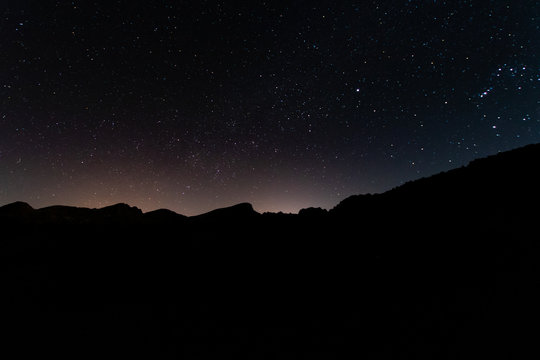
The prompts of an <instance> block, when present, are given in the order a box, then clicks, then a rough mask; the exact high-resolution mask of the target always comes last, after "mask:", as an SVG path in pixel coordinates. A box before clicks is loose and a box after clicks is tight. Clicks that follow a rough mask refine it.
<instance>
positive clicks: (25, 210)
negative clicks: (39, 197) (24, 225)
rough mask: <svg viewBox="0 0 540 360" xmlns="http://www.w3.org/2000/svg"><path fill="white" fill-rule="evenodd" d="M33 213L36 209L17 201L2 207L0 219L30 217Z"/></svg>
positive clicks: (0, 208)
mask: <svg viewBox="0 0 540 360" xmlns="http://www.w3.org/2000/svg"><path fill="white" fill-rule="evenodd" d="M33 213H34V209H33V208H32V207H31V206H30V205H28V204H27V203H25V202H22V201H17V202H14V203H11V204H7V205H4V206H2V207H0V219H2V218H6V219H11V220H16V219H28V218H29V217H31V216H32V214H33Z"/></svg>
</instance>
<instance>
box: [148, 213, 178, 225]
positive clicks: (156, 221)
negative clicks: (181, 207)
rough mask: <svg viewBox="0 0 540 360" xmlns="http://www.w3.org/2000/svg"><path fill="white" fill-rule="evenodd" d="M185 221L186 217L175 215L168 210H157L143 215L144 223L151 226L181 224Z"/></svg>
mask: <svg viewBox="0 0 540 360" xmlns="http://www.w3.org/2000/svg"><path fill="white" fill-rule="evenodd" d="M186 219H187V216H185V215H181V214H177V213H175V212H174V211H171V210H168V209H158V210H154V211H149V212H146V213H144V214H143V221H144V223H146V224H153V225H174V224H183V223H184V222H185V221H186Z"/></svg>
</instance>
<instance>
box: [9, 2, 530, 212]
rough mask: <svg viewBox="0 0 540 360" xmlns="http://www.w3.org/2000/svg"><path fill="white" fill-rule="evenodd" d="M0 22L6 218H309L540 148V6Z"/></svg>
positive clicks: (139, 9) (87, 13) (279, 7)
mask: <svg viewBox="0 0 540 360" xmlns="http://www.w3.org/2000/svg"><path fill="white" fill-rule="evenodd" d="M0 14H1V16H0V29H1V33H2V34H3V39H2V41H0V51H1V53H2V57H0V66H1V68H2V69H3V71H2V72H1V73H0V103H1V107H0V184H1V185H2V186H1V187H0V203H7V202H10V201H15V200H24V201H27V202H29V203H30V204H31V205H33V206H36V207H41V206H46V205H51V204H69V205H78V206H90V207H99V206H104V205H109V204H112V203H115V202H127V203H130V204H132V205H135V206H138V207H140V208H142V209H143V210H152V209H155V208H161V207H166V208H169V209H172V210H175V211H177V212H180V213H183V214H186V215H192V214H197V213H201V212H204V211H208V210H211V209H214V208H216V207H222V206H227V205H231V204H234V203H238V202H242V201H249V202H251V203H253V205H254V207H255V209H256V210H259V211H285V212H288V211H293V212H295V211H298V209H300V208H302V207H308V206H322V207H326V208H329V207H332V206H334V205H335V204H337V203H338V202H339V201H340V200H342V199H343V198H345V197H347V196H349V195H351V194H358V193H365V192H381V191H385V190H387V189H389V188H391V187H393V186H397V185H399V184H401V183H403V182H405V181H408V180H411V179H415V178H419V177H422V176H427V175H430V174H433V173H436V172H439V171H442V170H447V169H450V168H453V167H457V166H461V165H464V164H465V163H467V162H468V161H470V160H472V159H474V158H477V157H481V156H485V155H488V154H492V153H495V152H497V151H503V150H508V149H511V148H514V147H517V146H521V145H525V144H528V143H533V142H538V141H540V59H539V58H538V56H537V54H539V53H540V52H539V50H540V28H539V27H540V5H538V3H537V2H536V1H521V2H515V1H514V2H512V1H493V0H492V1H487V0H483V1H467V0H461V1H426V0H408V1H405V0H404V1H400V2H398V1H385V2H383V1H337V2H336V1H310V2H306V1H298V2H290V1H289V2H286V1H262V2H259V1H257V2H236V1H197V2H179V1H169V0H163V1H133V0H132V1H123V0H120V1H34V2H32V1H29V2H15V1H10V2H8V3H7V4H6V5H5V6H3V8H2V10H1V13H0Z"/></svg>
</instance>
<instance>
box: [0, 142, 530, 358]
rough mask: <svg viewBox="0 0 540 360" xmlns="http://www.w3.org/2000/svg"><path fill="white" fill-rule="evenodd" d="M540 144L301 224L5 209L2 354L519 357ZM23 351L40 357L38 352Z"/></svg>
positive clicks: (122, 210) (244, 217) (265, 217)
mask: <svg viewBox="0 0 540 360" xmlns="http://www.w3.org/2000/svg"><path fill="white" fill-rule="evenodd" d="M539 163H540V145H530V146H526V147H523V148H519V149H515V150H512V151H509V152H504V153H499V154H496V155H493V156H489V157H487V158H483V159H478V160H475V161H472V162H471V163H470V164H468V165H467V166H464V167H461V168H457V169H454V170H450V171H447V172H444V173H440V174H436V175H433V176H430V177H426V178H422V179H419V180H415V181H411V182H408V183H405V184H403V185H402V186H398V187H396V188H394V189H391V190H389V191H387V192H385V193H381V194H365V195H355V196H351V197H349V198H347V199H345V200H343V201H342V202H340V203H339V204H337V205H336V206H335V207H334V208H332V209H330V210H328V211H326V210H324V209H320V208H308V209H303V210H301V211H300V212H299V214H297V215H293V214H280V213H278V214H273V213H264V214H259V213H257V212H256V211H255V210H254V209H253V207H252V206H251V204H248V203H242V204H238V205H235V206H231V207H227V208H223V209H216V210H214V211H210V212H208V213H206V214H201V215H198V216H192V217H186V216H183V215H180V214H177V213H175V212H172V211H170V210H166V209H160V210H155V211H151V212H147V213H143V212H142V211H141V210H140V209H137V208H135V207H131V206H129V205H126V204H116V205H112V206H108V207H105V208H101V209H87V208H77V207H71V206H50V207H46V208H42V209H33V208H32V207H31V206H30V205H29V204H26V203H22V202H16V203H12V204H8V205H5V206H2V207H0V225H2V230H3V234H4V236H2V240H1V241H0V250H1V251H0V256H1V259H0V260H1V262H0V263H1V264H2V266H1V267H0V269H1V270H0V281H1V283H2V290H3V296H2V297H1V298H0V305H1V306H0V309H1V310H0V316H1V320H2V321H1V325H0V330H1V331H2V339H3V340H2V341H3V344H4V351H6V353H7V351H15V350H16V351H17V353H18V354H19V355H20V356H21V357H25V358H28V357H36V356H44V355H47V354H51V355H52V354H54V356H55V357H56V358H66V359H67V358H74V357H76V358H95V357H97V356H102V355H103V354H108V355H109V354H110V355H111V356H117V357H130V358H150V357H152V358H155V357H159V358H163V359H176V358H187V359H206V358H231V359H238V358H263V359H264V358H272V359H275V358H290V359H293V358H310V359H328V358H369V359H389V358H391V359H393V358H415V359H433V358H444V359H454V358H455V359H458V358H459V359H463V358H470V359H477V358H480V357H481V358H486V357H498V358H500V357H502V358H524V357H526V356H530V354H533V353H535V352H537V349H536V343H537V336H536V333H535V331H533V330H531V329H535V328H536V325H537V324H538V322H539V321H540V311H539V310H538V303H539V302H540V288H539V287H538V285H537V284H538V278H539V277H540V266H539V265H538V264H539V263H538V258H539V256H540V243H539V242H538V241H537V239H536V233H537V229H536V220H537V218H538V211H537V209H538V201H539V200H540V187H539V185H538V184H540V175H538V172H537V171H536V169H537V167H538V164H539ZM28 344H32V346H29V345H28Z"/></svg>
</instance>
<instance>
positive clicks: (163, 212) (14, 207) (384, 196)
mask: <svg viewBox="0 0 540 360" xmlns="http://www.w3.org/2000/svg"><path fill="white" fill-rule="evenodd" d="M539 160H540V144H530V145H526V146H524V147H520V148H516V149H513V150H509V151H505V152H500V153H497V154H494V155H490V156H487V157H483V158H478V159H475V160H472V161H471V162H469V163H468V164H467V165H465V166H462V167H460V168H455V169H451V170H448V171H445V172H440V173H437V174H433V175H431V176H427V177H422V178H419V179H415V180H411V181H408V182H406V183H404V184H402V185H399V186H396V187H394V188H392V189H390V190H388V191H385V192H382V193H376V194H358V195H351V196H349V197H347V198H346V199H344V200H342V201H340V202H339V203H338V204H336V205H335V206H334V207H333V208H331V209H329V210H324V209H320V208H306V209H301V210H300V211H299V213H298V215H300V216H302V217H321V216H326V215H330V216H341V215H345V214H348V215H352V214H361V213H366V212H370V211H372V210H375V211H376V210H380V209H378V207H380V206H381V204H383V203H385V202H386V201H388V200H389V198H392V199H394V200H400V201H406V200H407V199H409V200H412V197H414V196H416V197H417V198H422V199H423V200H424V201H428V197H429V195H428V193H437V194H438V196H442V199H439V201H441V200H446V201H448V200H449V199H450V197H456V196H457V197H460V198H463V197H464V196H470V197H472V198H476V199H478V200H482V201H487V202H493V201H490V199H489V198H490V195H492V194H493V193H494V192H497V191H498V190H500V189H501V188H502V187H511V186H514V189H512V191H513V192H514V194H517V195H520V194H521V193H522V191H520V189H524V188H530V187H534V185H535V184H536V182H535V181H534V180H533V179H536V177H535V176H534V175H535V174H534V172H535V169H534V166H531V165H532V164H534V162H535V161H539ZM516 179H519V181H516ZM518 182H519V184H518ZM451 183H453V185H450V184H451ZM518 185H522V186H518ZM467 187H469V190H467ZM458 188H459V191H458ZM445 193H446V195H445ZM505 194H506V193H505ZM521 195H523V194H521ZM498 196H500V194H499V195H498ZM511 197H512V196H508V194H507V196H505V199H504V200H505V201H510V202H511ZM432 200H435V198H433V199H432ZM270 214H272V215H278V214H275V213H265V214H262V215H270ZM257 215H261V214H260V213H258V212H256V211H255V210H254V209H253V206H252V205H251V204H250V203H246V202H244V203H239V204H236V205H232V206H229V207H224V208H218V209H214V210H211V211H208V212H206V213H203V214H199V215H193V216H185V215H182V214H179V213H176V212H174V211H172V210H169V209H157V210H152V211H148V212H142V210H140V209H139V208H137V207H134V206H130V205H128V204H125V203H118V204H113V205H109V206H105V207H102V208H85V207H76V206H66V205H52V206H47V207H43V208H39V209H34V208H33V207H32V206H30V205H29V204H28V203H25V202H22V201H16V202H13V203H9V204H6V205H3V206H1V207H0V219H1V218H11V219H26V220H29V219H32V218H39V219H40V220H41V221H47V220H48V221H59V220H62V219H64V220H66V221H68V222H69V221H82V220H83V219H85V217H86V219H85V220H87V221H88V220H90V218H92V217H96V218H99V219H100V220H101V221H104V220H108V221H114V219H115V218H116V219H124V220H125V219H129V220H131V221H138V220H142V219H145V218H146V220H147V221H146V222H150V223H160V222H164V223H169V224H171V223H174V221H175V220H176V221H178V222H183V221H184V220H189V221H191V222H192V223H198V222H201V221H216V220H217V219H218V218H222V219H229V220H230V219H233V218H235V217H244V218H249V217H252V216H257ZM292 215H297V214H292Z"/></svg>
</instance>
